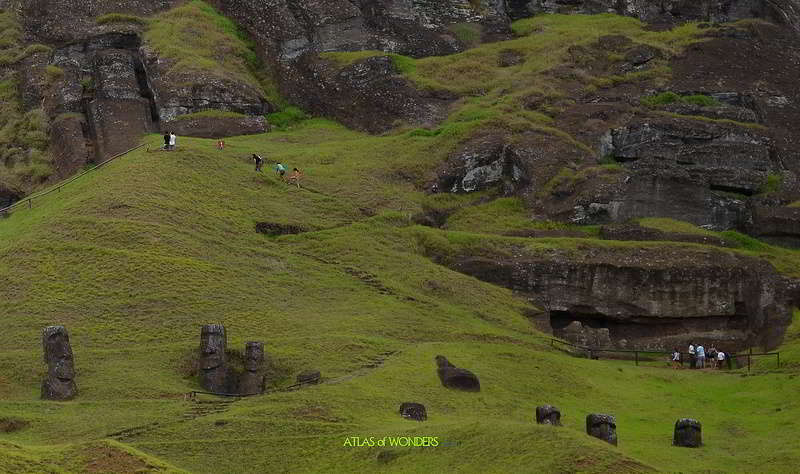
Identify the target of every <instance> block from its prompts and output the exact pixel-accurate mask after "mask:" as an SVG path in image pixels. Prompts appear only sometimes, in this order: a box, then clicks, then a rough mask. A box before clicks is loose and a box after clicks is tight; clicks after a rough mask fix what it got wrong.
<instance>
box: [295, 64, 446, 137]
mask: <svg viewBox="0 0 800 474" xmlns="http://www.w3.org/2000/svg"><path fill="white" fill-rule="evenodd" d="M284 78H285V80H286V81H287V84H286V92H287V95H288V97H289V98H290V99H291V100H292V101H293V102H295V103H297V104H300V105H301V106H303V107H304V108H306V109H307V110H314V111H315V112H316V113H318V114H321V115H325V116H328V117H336V118H337V119H338V120H340V121H341V122H343V123H344V124H345V125H348V126H350V127H353V128H359V129H363V130H366V131H369V132H373V133H377V132H380V131H384V130H387V129H389V128H392V127H394V126H396V125H397V123H398V121H405V122H408V123H415V124H418V125H422V126H432V125H434V124H436V123H438V122H440V121H441V120H443V119H444V118H445V117H446V110H445V105H447V103H448V100H447V98H444V99H443V98H440V97H436V96H434V95H432V94H426V93H423V92H420V91H418V90H417V89H416V88H414V87H413V86H412V85H411V84H410V83H409V82H408V80H406V79H405V78H404V77H402V76H401V75H400V74H399V72H398V71H397V69H396V67H395V65H394V62H393V60H392V58H391V57H389V56H374V57H371V58H367V59H365V60H363V61H359V62H356V63H355V64H352V65H350V66H347V67H345V68H343V69H339V68H338V67H337V66H336V65H335V64H333V63H331V62H328V61H324V60H320V59H318V58H316V57H315V56H313V55H306V56H303V57H302V58H300V59H298V60H297V61H295V62H293V65H292V68H291V69H290V70H287V72H286V74H285V76H284ZM309 78H313V83H310V82H309Z"/></svg>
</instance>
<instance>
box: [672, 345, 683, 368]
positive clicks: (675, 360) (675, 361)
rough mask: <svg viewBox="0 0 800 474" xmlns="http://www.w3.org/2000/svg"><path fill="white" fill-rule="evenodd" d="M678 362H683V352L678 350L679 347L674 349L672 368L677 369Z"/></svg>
mask: <svg viewBox="0 0 800 474" xmlns="http://www.w3.org/2000/svg"><path fill="white" fill-rule="evenodd" d="M678 364H681V353H680V352H678V349H675V350H673V351H672V368H673V369H677V368H678Z"/></svg>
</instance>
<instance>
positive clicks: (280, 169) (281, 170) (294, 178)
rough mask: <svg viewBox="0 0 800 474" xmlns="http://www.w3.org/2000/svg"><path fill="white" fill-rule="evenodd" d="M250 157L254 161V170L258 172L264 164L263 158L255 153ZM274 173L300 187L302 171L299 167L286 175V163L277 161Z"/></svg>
mask: <svg viewBox="0 0 800 474" xmlns="http://www.w3.org/2000/svg"><path fill="white" fill-rule="evenodd" d="M251 159H252V160H253V161H254V162H255V163H256V171H258V172H259V173H260V172H261V171H262V168H263V166H264V158H262V157H261V156H260V155H258V154H256V153H253V156H252V157H251ZM275 173H276V174H277V175H279V176H280V177H281V179H283V180H285V181H286V182H287V183H289V184H294V185H297V187H298V188H300V180H301V179H302V178H303V173H302V172H301V171H300V170H299V169H297V168H294V169H293V170H292V172H291V173H290V174H289V176H286V165H284V164H283V163H281V162H280V161H279V162H278V163H276V164H275Z"/></svg>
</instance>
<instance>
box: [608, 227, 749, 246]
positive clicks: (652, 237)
mask: <svg viewBox="0 0 800 474" xmlns="http://www.w3.org/2000/svg"><path fill="white" fill-rule="evenodd" d="M600 238H602V239H605V240H623V241H662V242H663V241H671V242H691V243H696V244H703V245H713V246H715V247H735V245H734V244H733V243H731V242H728V241H726V240H725V239H722V238H720V237H717V236H716V235H713V234H711V233H710V232H709V233H708V234H689V233H684V232H664V231H662V230H658V229H653V228H650V227H643V226H641V225H639V224H635V223H624V224H609V225H604V226H602V227H600Z"/></svg>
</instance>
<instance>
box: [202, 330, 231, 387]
mask: <svg viewBox="0 0 800 474" xmlns="http://www.w3.org/2000/svg"><path fill="white" fill-rule="evenodd" d="M227 347H228V339H227V336H226V334H225V326H223V325H221V324H207V325H205V326H203V329H202V330H201V331H200V369H201V372H202V373H201V375H200V385H202V386H203V388H205V389H206V390H208V391H211V392H217V393H225V392H226V389H227V383H226V382H227V372H228V370H227V369H228V367H227V366H228V364H227V362H228V361H227V357H226V355H225V350H226V349H227Z"/></svg>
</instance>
